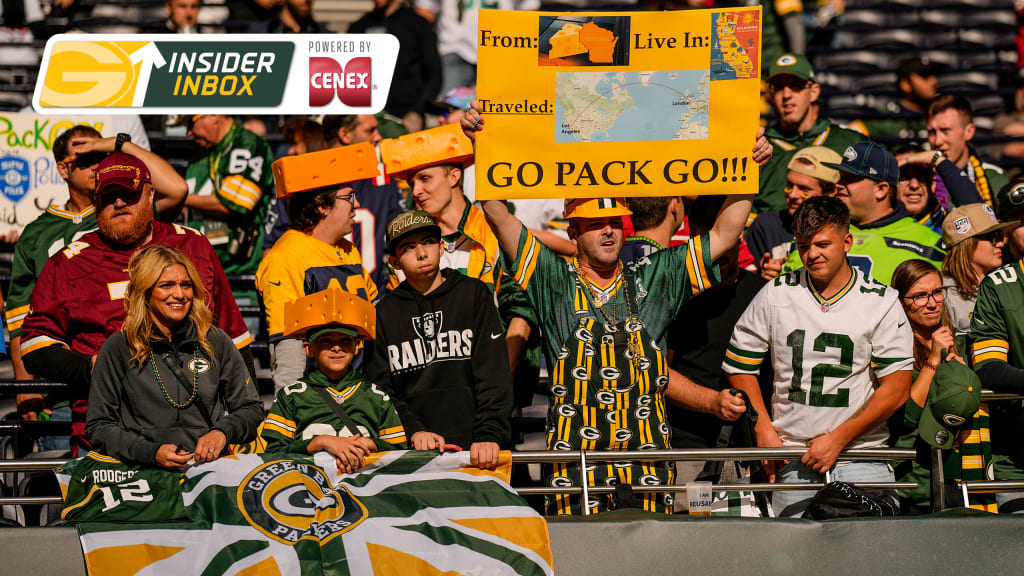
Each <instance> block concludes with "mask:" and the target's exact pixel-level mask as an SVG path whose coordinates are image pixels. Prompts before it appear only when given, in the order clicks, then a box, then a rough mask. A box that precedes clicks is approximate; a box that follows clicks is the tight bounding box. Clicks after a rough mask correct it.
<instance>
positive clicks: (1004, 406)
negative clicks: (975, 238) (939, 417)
mask: <svg viewBox="0 0 1024 576" xmlns="http://www.w3.org/2000/svg"><path fill="white" fill-rule="evenodd" d="M970 338H971V357H972V360H973V362H974V369H975V370H980V369H981V368H982V367H984V366H986V365H988V364H990V363H994V362H1004V363H1007V364H1009V365H1010V366H1013V367H1015V368H1022V369H1024V261H1017V262H1014V263H1013V264H1007V265H1006V266H1003V267H1002V268H997V269H995V270H993V271H992V272H991V273H989V275H988V276H986V277H985V279H984V280H982V281H981V286H980V287H979V288H978V302H977V304H975V306H974V316H973V319H972V321H971V336H970ZM981 384H982V385H983V386H985V387H989V384H988V383H987V382H985V380H984V379H982V381H981ZM991 408H992V412H991V414H990V422H991V427H992V455H993V456H992V457H993V460H994V461H995V468H996V477H997V478H999V479H1024V469H1022V466H1021V465H1019V464H1013V463H1012V462H1010V461H1009V460H1008V457H1013V459H1014V460H1016V461H1017V462H1024V448H1022V444H1021V442H1020V435H1021V430H1024V407H1022V406H1021V403H1020V402H993V403H992V404H991Z"/></svg>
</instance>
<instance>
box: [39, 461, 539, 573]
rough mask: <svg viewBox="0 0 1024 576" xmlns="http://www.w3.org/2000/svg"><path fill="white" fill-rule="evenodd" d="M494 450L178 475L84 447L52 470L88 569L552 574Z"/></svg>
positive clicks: (259, 464) (535, 526) (233, 464)
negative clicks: (353, 469)
mask: <svg viewBox="0 0 1024 576" xmlns="http://www.w3.org/2000/svg"><path fill="white" fill-rule="evenodd" d="M501 462H502V466H500V467H499V469H498V470H497V471H495V472H488V471H483V470H479V469H476V468H473V467H471V466H470V465H469V453H468V452H462V453H458V454H444V455H437V454H434V453H430V452H415V451H400V452H387V453H384V454H380V455H373V456H372V457H371V458H369V459H368V464H367V466H366V467H365V468H363V469H362V470H360V471H359V472H358V473H356V474H349V475H340V474H338V471H337V467H336V466H335V463H334V459H333V457H331V456H330V455H329V454H326V453H320V454H317V455H315V456H308V457H306V456H297V455H283V454H243V455H239V456H229V457H225V458H221V459H219V460H217V461H216V462H212V463H210V464H204V465H199V466H193V467H191V468H190V469H189V470H188V471H187V472H186V473H185V474H184V475H179V474H175V473H172V472H167V471H163V470H156V469H151V468H138V467H134V466H127V465H124V464H121V463H120V462H118V461H116V460H113V459H111V458H108V457H105V456H102V455H99V454H96V453H90V454H89V455H87V456H85V457H83V458H79V459H78V460H73V461H71V462H69V463H68V464H67V465H65V466H64V467H62V468H58V469H57V471H56V472H57V477H58V480H59V482H60V484H61V488H62V490H63V491H64V497H65V505H64V510H63V514H64V516H65V518H66V519H68V520H72V521H75V520H77V521H78V523H77V525H78V528H79V532H80V535H81V543H82V550H83V552H84V554H85V562H86V566H87V567H88V569H89V573H90V574H94V575H103V576H111V575H112V576H118V575H122V574H124V575H127V574H136V573H142V574H204V575H206V574H235V575H246V576H253V575H271V574H325V575H331V576H333V575H344V574H378V575H380V574H396V575H397V574H403V575H405V574H449V573H459V574H467V573H470V574H522V575H538V576H540V575H548V574H552V558H551V550H550V545H549V542H548V532H547V524H546V523H545V521H544V519H543V518H542V517H540V516H539V515H538V514H537V513H536V512H535V511H533V510H532V509H531V508H529V507H528V506H527V505H526V503H525V502H524V501H523V500H522V499H521V498H520V497H519V496H518V495H517V494H516V493H515V492H514V491H512V489H511V488H510V487H509V485H508V484H507V480H508V472H509V469H510V458H509V456H508V453H503V454H502V460H501ZM129 519H132V520H136V521H135V522H128V521H127V520H129ZM101 520H116V521H117V522H110V521H101Z"/></svg>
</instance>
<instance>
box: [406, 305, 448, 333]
mask: <svg viewBox="0 0 1024 576" xmlns="http://www.w3.org/2000/svg"><path fill="white" fill-rule="evenodd" d="M443 320H444V314H443V313H442V312H441V311H440V310H439V311H437V312H427V313H425V314H424V315H423V316H417V317H415V318H413V319H412V328H413V330H415V331H416V334H417V335H419V337H420V338H421V339H424V340H433V339H434V337H436V336H437V335H438V334H439V333H440V332H441V324H442V322H443Z"/></svg>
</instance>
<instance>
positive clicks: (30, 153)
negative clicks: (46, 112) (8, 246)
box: [0, 110, 114, 234]
mask: <svg viewBox="0 0 1024 576" xmlns="http://www.w3.org/2000/svg"><path fill="white" fill-rule="evenodd" d="M97 112H99V111H98V110H97ZM76 124H85V125H87V126H92V127H93V128H95V129H96V130H97V131H98V132H99V133H100V134H102V135H103V136H113V134H114V132H113V129H112V128H111V125H110V116H70V115H63V116H40V115H38V114H14V113H0V180H2V182H0V234H6V233H7V232H9V231H11V230H21V229H23V228H24V227H25V226H26V225H27V224H28V223H29V222H32V221H33V220H35V219H36V218H37V217H38V216H39V215H40V214H42V213H43V212H44V211H45V210H46V208H47V206H49V205H51V204H55V205H57V208H58V209H63V207H64V204H65V203H66V202H67V201H68V185H67V183H65V182H64V179H63V178H61V175H60V172H59V169H58V168H57V160H58V159H56V158H54V156H53V141H54V140H56V139H57V137H58V136H60V135H61V134H63V133H64V131H65V130H67V129H68V128H71V127H72V126H75V125H76ZM61 160H63V158H61Z"/></svg>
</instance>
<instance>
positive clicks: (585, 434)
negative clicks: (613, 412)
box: [579, 426, 601, 440]
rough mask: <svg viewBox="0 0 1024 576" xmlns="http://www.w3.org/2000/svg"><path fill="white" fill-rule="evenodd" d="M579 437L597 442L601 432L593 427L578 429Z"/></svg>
mask: <svg viewBox="0 0 1024 576" xmlns="http://www.w3.org/2000/svg"><path fill="white" fill-rule="evenodd" d="M579 435H580V438H583V439H584V440H599V439H600V438H601V432H600V431H599V430H598V429H597V428H594V427H593V426H582V427H580V429H579Z"/></svg>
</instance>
